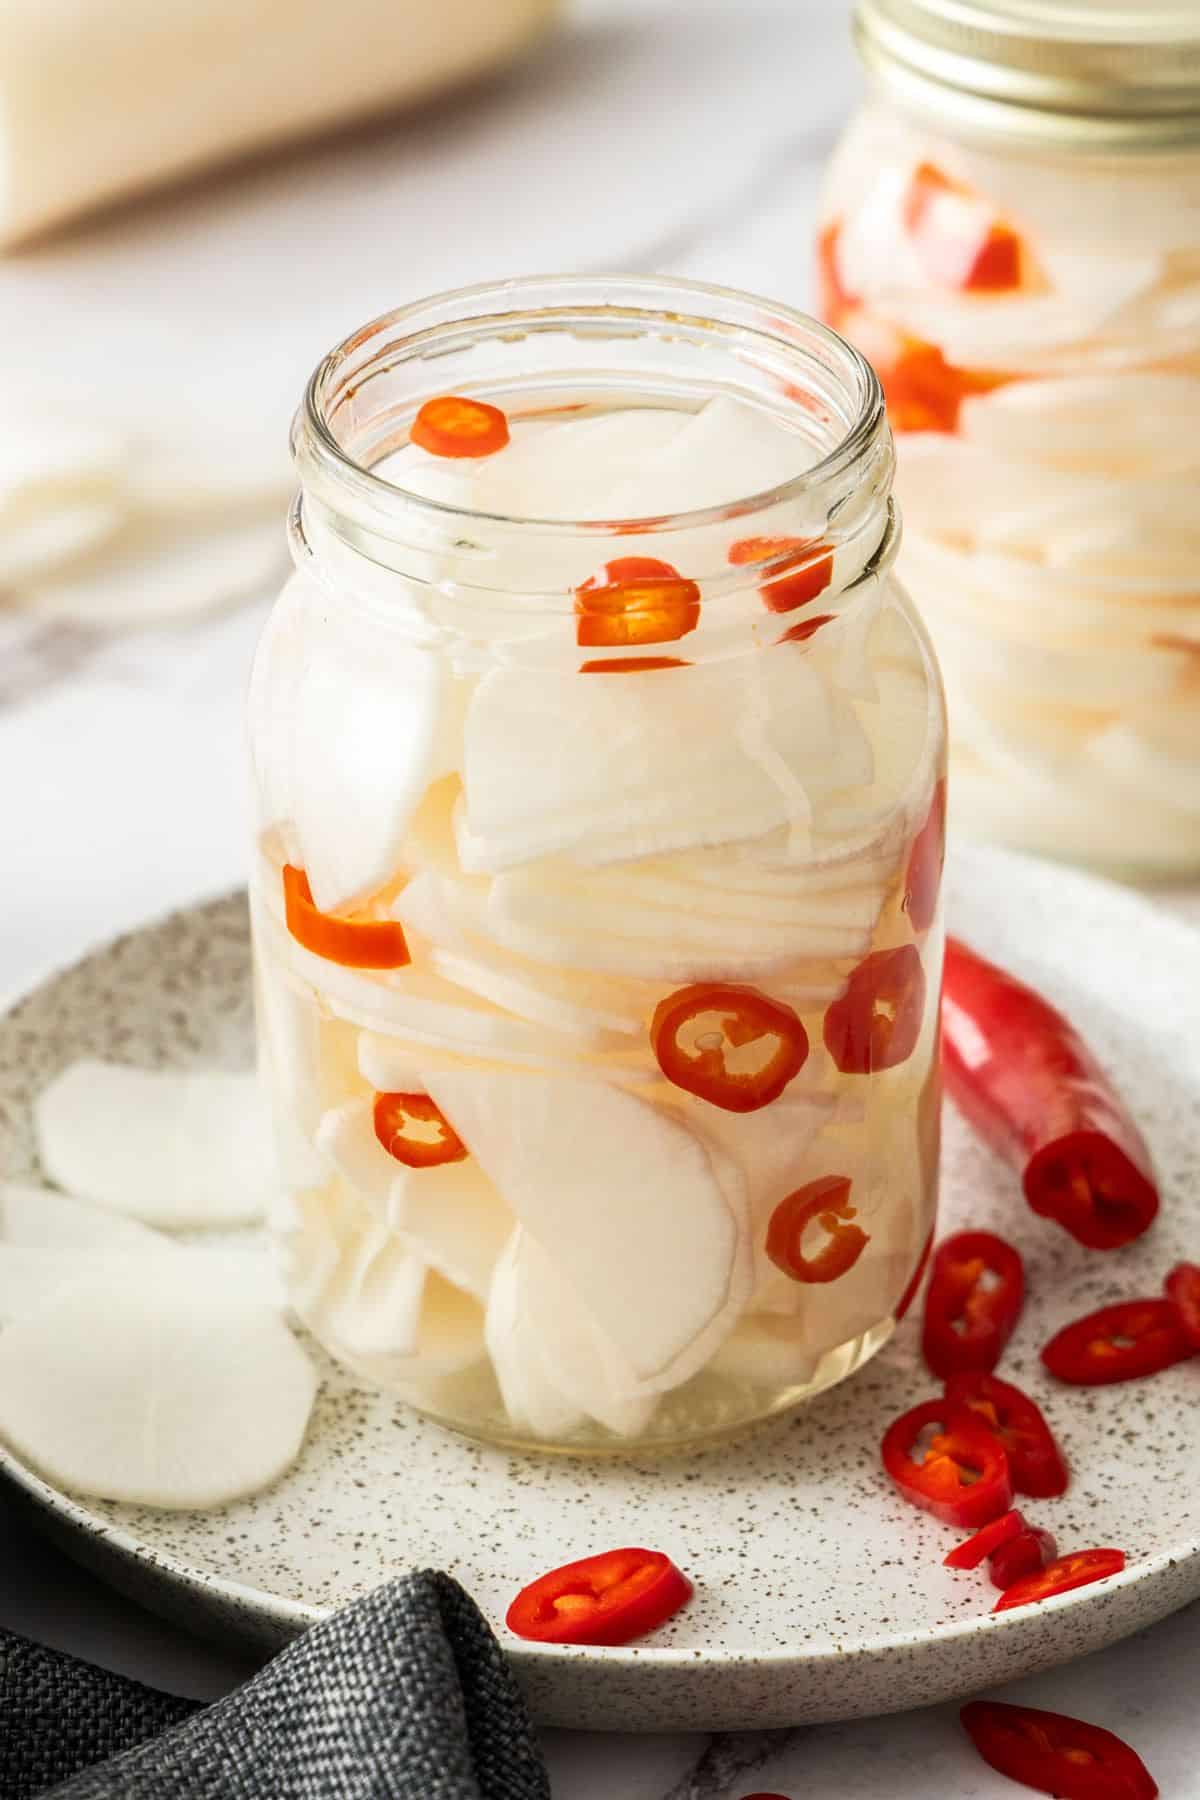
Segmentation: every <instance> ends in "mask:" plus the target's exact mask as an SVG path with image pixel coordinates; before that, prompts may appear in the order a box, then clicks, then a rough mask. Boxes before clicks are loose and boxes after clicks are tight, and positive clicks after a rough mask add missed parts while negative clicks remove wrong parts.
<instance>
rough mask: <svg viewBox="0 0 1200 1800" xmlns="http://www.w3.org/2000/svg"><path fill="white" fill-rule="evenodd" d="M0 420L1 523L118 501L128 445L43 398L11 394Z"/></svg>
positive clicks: (7, 524)
mask: <svg viewBox="0 0 1200 1800" xmlns="http://www.w3.org/2000/svg"><path fill="white" fill-rule="evenodd" d="M2 404H3V412H2V414H0V522H2V524H3V527H4V531H5V533H6V534H7V532H8V531H9V530H10V529H11V527H12V526H13V525H14V524H15V523H18V522H20V521H21V520H25V519H29V518H31V517H33V516H35V515H38V514H41V515H45V514H49V513H51V512H54V511H57V510H58V509H59V508H60V507H65V508H68V509H69V508H70V506H71V505H72V504H73V503H74V502H76V501H79V500H82V499H101V498H107V499H117V498H119V497H120V496H121V490H122V488H123V486H124V480H125V473H126V467H127V463H128V457H129V443H128V440H127V439H126V438H125V437H124V436H123V435H121V434H120V433H119V432H116V431H112V430H110V429H108V428H107V427H106V426H104V425H99V424H96V423H95V422H94V421H93V420H88V419H80V418H77V417H76V418H72V417H69V416H67V415H66V414H65V413H63V412H60V411H58V410H57V409H56V408H55V407H54V406H53V404H51V405H50V406H49V407H48V406H47V404H46V400H45V396H44V395H40V394H36V393H30V394H29V395H27V396H23V397H21V398H20V399H19V400H18V399H16V398H15V397H14V396H13V395H12V394H11V393H10V394H8V395H7V396H6V397H5V399H4V401H3V403H2Z"/></svg>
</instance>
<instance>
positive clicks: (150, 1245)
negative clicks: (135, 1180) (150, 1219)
mask: <svg viewBox="0 0 1200 1800" xmlns="http://www.w3.org/2000/svg"><path fill="white" fill-rule="evenodd" d="M164 1245H165V1246H166V1248H167V1249H173V1248H174V1245H173V1243H172V1241H171V1239H170V1238H165V1237H163V1236H162V1235H161V1233H159V1232H157V1231H152V1230H151V1228H150V1227H149V1226H148V1225H142V1224H139V1222H138V1221H137V1220H136V1219H127V1218H125V1217H124V1216H123V1215H122V1214H121V1213H114V1212H108V1211H106V1210H105V1208H103V1207H101V1206H96V1205H95V1204H94V1203H93V1202H92V1201H91V1200H79V1199H76V1197H75V1195H74V1194H60V1193H59V1192H58V1191H57V1189H55V1188H39V1187H28V1186H25V1185H24V1184H23V1183H21V1182H15V1181H5V1182H2V1183H0V1247H5V1248H9V1249H18V1250H87V1249H93V1248H95V1249H103V1250H127V1251H138V1250H143V1251H152V1250H158V1249H161V1248H162V1247H163V1246H164Z"/></svg>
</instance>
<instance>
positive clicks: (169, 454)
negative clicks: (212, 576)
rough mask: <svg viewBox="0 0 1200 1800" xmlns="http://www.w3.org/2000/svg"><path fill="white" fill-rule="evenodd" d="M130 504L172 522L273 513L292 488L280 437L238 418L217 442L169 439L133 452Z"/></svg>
mask: <svg viewBox="0 0 1200 1800" xmlns="http://www.w3.org/2000/svg"><path fill="white" fill-rule="evenodd" d="M128 485H129V497H130V501H131V502H132V504H133V505H134V506H136V507H137V508H138V509H140V510H142V511H145V512H152V513H169V514H170V515H171V516H172V517H174V518H179V517H187V516H200V517H208V518H212V517H214V516H215V515H226V516H227V515H228V514H229V513H231V512H236V511H239V510H242V511H248V510H250V509H251V508H255V507H260V508H266V507H271V508H276V509H277V508H278V507H279V505H280V503H281V501H282V500H283V499H285V498H286V496H287V495H288V493H289V492H290V491H291V490H292V489H293V488H294V487H295V485H296V477H295V472H294V470H293V469H292V466H291V460H290V458H289V457H288V454H287V446H286V444H285V443H281V441H280V434H279V432H277V431H275V430H274V429H272V430H270V431H260V432H257V433H256V431H255V429H254V424H253V421H251V420H250V419H248V418H246V417H244V416H243V417H242V418H241V419H239V421H238V429H237V431H236V432H222V433H221V436H220V438H219V440H218V439H211V440H206V439H204V438H203V437H200V436H198V435H195V434H194V433H193V434H192V435H190V436H186V435H185V436H180V435H178V434H176V433H173V434H172V435H171V436H169V437H164V438H162V439H161V440H158V441H156V442H154V443H153V444H149V443H143V444H141V445H139V446H138V448H137V451H136V452H135V453H134V455H133V457H132V459H131V462H130V467H129V474H128Z"/></svg>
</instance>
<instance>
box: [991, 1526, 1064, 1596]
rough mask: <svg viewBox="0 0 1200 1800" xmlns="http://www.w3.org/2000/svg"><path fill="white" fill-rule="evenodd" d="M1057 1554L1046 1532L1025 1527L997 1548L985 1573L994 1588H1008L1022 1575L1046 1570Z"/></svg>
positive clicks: (1056, 1548)
mask: <svg viewBox="0 0 1200 1800" xmlns="http://www.w3.org/2000/svg"><path fill="white" fill-rule="evenodd" d="M1057 1555H1058V1545H1057V1544H1056V1543H1055V1541H1054V1539H1053V1537H1052V1536H1051V1534H1050V1533H1049V1532H1048V1531H1040V1530H1039V1529H1038V1528H1037V1527H1036V1526H1034V1525H1029V1526H1026V1528H1025V1530H1024V1531H1021V1532H1018V1533H1017V1535H1016V1537H1014V1538H1010V1539H1009V1540H1008V1542H1007V1543H1004V1544H999V1545H997V1547H996V1549H995V1550H993V1551H992V1554H991V1555H990V1556H989V1557H988V1574H989V1575H990V1576H991V1578H992V1581H993V1583H994V1584H995V1586H996V1587H998V1588H1001V1589H1006V1588H1010V1587H1012V1586H1013V1585H1014V1583H1015V1582H1018V1581H1021V1580H1022V1579H1023V1578H1024V1577H1025V1576H1026V1575H1036V1574H1037V1572H1038V1570H1039V1569H1046V1568H1048V1567H1049V1566H1050V1564H1051V1563H1052V1562H1053V1561H1054V1559H1055V1557H1056V1556H1057Z"/></svg>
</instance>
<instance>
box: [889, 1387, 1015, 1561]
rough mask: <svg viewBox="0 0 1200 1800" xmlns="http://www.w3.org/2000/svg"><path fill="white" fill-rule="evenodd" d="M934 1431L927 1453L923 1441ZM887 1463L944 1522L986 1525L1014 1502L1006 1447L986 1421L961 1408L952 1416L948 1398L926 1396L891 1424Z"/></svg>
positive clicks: (907, 1494)
mask: <svg viewBox="0 0 1200 1800" xmlns="http://www.w3.org/2000/svg"><path fill="white" fill-rule="evenodd" d="M931 1427H940V1429H938V1430H935V1431H934V1433H933V1435H932V1437H931V1438H930V1440H929V1443H928V1446H927V1448H926V1450H925V1452H924V1455H923V1456H918V1455H917V1454H916V1452H917V1450H918V1448H919V1441H920V1439H921V1438H922V1437H923V1436H924V1434H925V1432H926V1431H928V1430H929V1429H930V1428H931ZM882 1451H883V1466H884V1468H885V1469H886V1470H887V1472H888V1474H889V1475H890V1476H891V1478H892V1480H893V1481H894V1482H895V1484H896V1486H897V1487H898V1488H899V1490H900V1492H901V1493H902V1494H903V1495H904V1498H905V1499H906V1500H909V1501H911V1503H912V1504H913V1505H914V1506H920V1507H922V1508H924V1510H925V1511H926V1512H931V1513H932V1514H933V1516H934V1518H935V1519H940V1520H941V1521H942V1523H943V1524H944V1525H959V1526H961V1527H962V1528H963V1529H964V1530H966V1529H969V1528H971V1527H974V1526H979V1525H986V1524H987V1523H988V1521H989V1520H990V1519H995V1518H997V1517H998V1516H999V1514H1000V1513H1003V1512H1007V1511H1008V1509H1009V1507H1010V1506H1011V1505H1012V1482H1011V1480H1010V1478H1009V1473H1008V1458H1007V1457H1006V1456H1005V1454H1004V1447H1003V1445H1002V1444H1001V1443H1000V1441H999V1440H998V1439H997V1438H995V1437H993V1436H992V1434H991V1432H989V1431H988V1430H986V1428H985V1427H984V1426H983V1425H978V1424H976V1423H975V1421H974V1420H972V1419H969V1418H967V1417H965V1416H964V1415H963V1414H962V1413H959V1414H957V1415H955V1416H954V1417H953V1418H950V1417H948V1416H947V1410H946V1405H945V1402H944V1401H942V1400H925V1401H922V1403H921V1405H920V1406H913V1407H910V1409H909V1410H908V1412H906V1413H902V1414H901V1416H900V1417H899V1418H898V1419H896V1420H895V1421H894V1423H893V1424H891V1425H889V1426H888V1429H887V1431H886V1432H885V1433H884V1438H883V1447H882Z"/></svg>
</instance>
